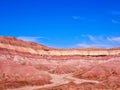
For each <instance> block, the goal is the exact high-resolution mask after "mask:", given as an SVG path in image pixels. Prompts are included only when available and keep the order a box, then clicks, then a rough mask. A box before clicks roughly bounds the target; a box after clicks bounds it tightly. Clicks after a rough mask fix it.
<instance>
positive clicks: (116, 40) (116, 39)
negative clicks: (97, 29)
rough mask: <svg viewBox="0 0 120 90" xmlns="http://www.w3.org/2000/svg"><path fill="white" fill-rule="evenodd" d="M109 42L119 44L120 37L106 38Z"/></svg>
mask: <svg viewBox="0 0 120 90" xmlns="http://www.w3.org/2000/svg"><path fill="white" fill-rule="evenodd" d="M108 40H109V41H115V42H118V43H119V42H120V37H108Z"/></svg>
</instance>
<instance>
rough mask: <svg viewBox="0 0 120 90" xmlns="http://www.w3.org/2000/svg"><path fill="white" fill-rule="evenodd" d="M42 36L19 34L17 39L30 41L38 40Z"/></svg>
mask: <svg viewBox="0 0 120 90" xmlns="http://www.w3.org/2000/svg"><path fill="white" fill-rule="evenodd" d="M41 38H42V37H33V36H19V37H17V39H21V40H24V41H31V42H39V41H40V40H41Z"/></svg>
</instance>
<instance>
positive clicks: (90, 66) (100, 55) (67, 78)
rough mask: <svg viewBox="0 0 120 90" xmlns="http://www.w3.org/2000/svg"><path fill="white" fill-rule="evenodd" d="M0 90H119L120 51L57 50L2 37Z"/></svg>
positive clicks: (118, 49)
mask: <svg viewBox="0 0 120 90" xmlns="http://www.w3.org/2000/svg"><path fill="white" fill-rule="evenodd" d="M0 90H120V48H109V49H103V48H70V49H60V48H59V49H58V48H53V47H47V46H44V45H41V44H37V43H34V42H26V41H23V40H19V39H16V38H14V37H11V36H8V37H4V36H1V37H0Z"/></svg>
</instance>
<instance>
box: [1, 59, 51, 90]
mask: <svg viewBox="0 0 120 90" xmlns="http://www.w3.org/2000/svg"><path fill="white" fill-rule="evenodd" d="M50 79H51V77H50V76H49V75H48V74H47V73H46V72H43V71H39V70H37V69H35V68H34V67H32V66H25V65H20V64H16V63H14V62H11V61H10V60H0V90H2V89H5V88H16V87H19V86H24V85H43V84H48V83H50Z"/></svg>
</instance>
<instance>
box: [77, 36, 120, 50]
mask: <svg viewBox="0 0 120 90" xmlns="http://www.w3.org/2000/svg"><path fill="white" fill-rule="evenodd" d="M85 36H86V37H85ZM84 38H85V39H84ZM84 38H82V40H81V42H80V43H78V44H76V46H77V47H81V48H88V47H98V48H111V47H120V37H103V36H92V35H89V34H87V35H84ZM84 40H87V41H84Z"/></svg>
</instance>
